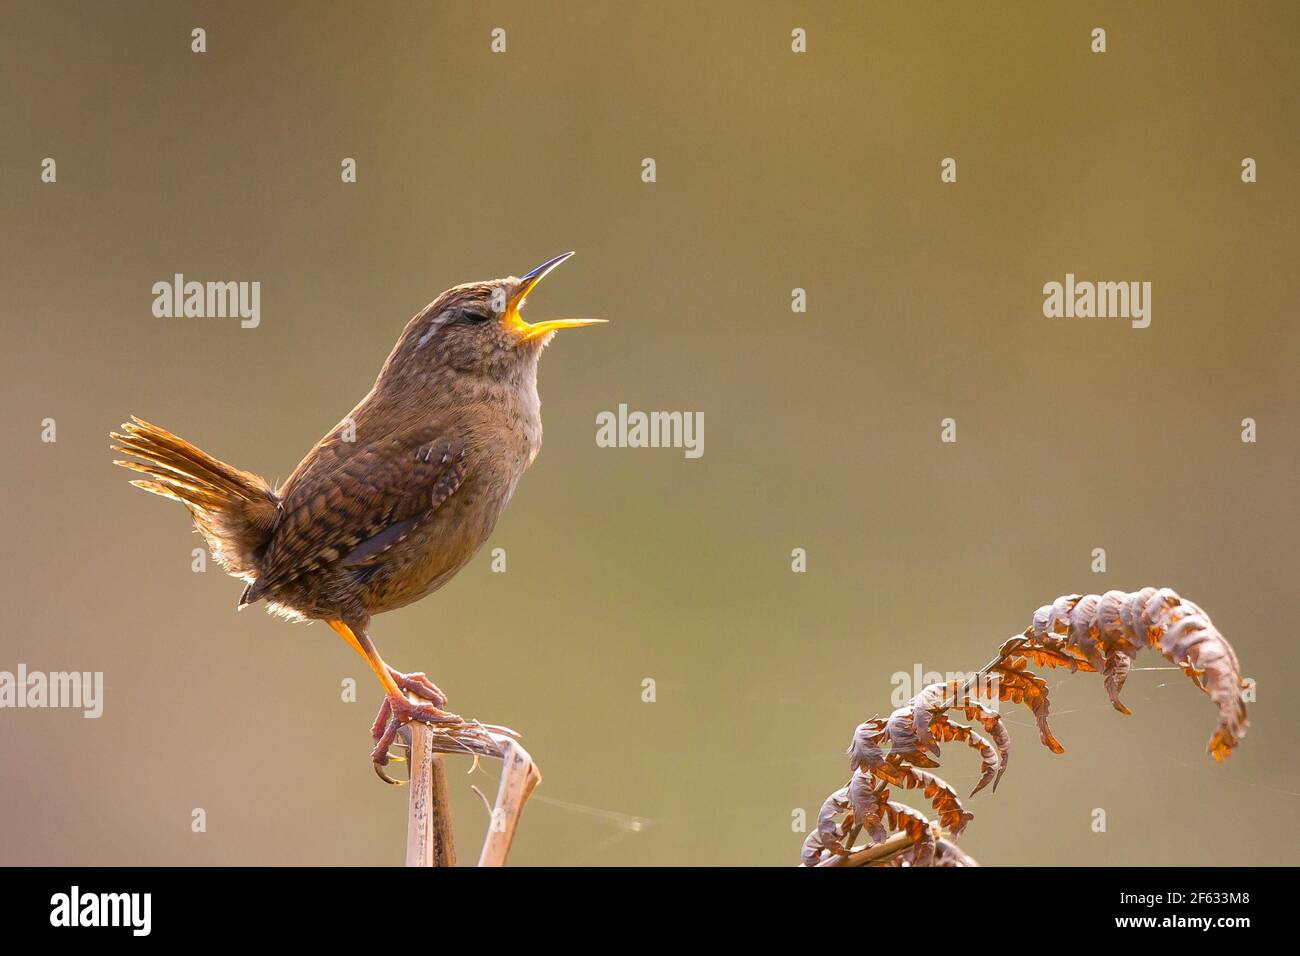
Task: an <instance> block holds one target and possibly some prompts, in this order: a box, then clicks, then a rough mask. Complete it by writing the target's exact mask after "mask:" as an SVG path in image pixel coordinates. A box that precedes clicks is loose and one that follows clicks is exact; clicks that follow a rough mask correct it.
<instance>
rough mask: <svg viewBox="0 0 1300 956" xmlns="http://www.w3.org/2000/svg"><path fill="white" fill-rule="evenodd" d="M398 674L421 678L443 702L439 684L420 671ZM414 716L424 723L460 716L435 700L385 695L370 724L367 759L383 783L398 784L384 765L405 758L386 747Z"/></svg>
mask: <svg viewBox="0 0 1300 956" xmlns="http://www.w3.org/2000/svg"><path fill="white" fill-rule="evenodd" d="M394 676H396V675H394ZM401 676H402V677H405V678H408V679H410V680H411V681H413V682H414V681H416V680H422V682H423V683H422V684H421V686H423V687H425V690H426V693H429V692H432V693H436V694H437V695H438V696H440V697H441V698H442V700H443V702H444V703H445V702H446V696H445V695H443V694H442V691H440V690H438V688H437V687H436V686H435V685H434V684H433V683H432V682H431V681H429V679H428V678H427V677H425V676H424V675H423V674H418V675H417V674H411V675H401ZM400 683H401V681H400V680H399V684H400ZM430 689H431V690H430ZM411 692H412V693H418V691H415V690H414V689H412V690H411ZM420 696H425V697H426V699H428V698H427V696H426V695H425V694H421V695H420ZM413 720H418V721H420V722H422V723H426V724H446V723H456V722H457V721H459V720H460V717H458V716H457V715H455V714H449V713H447V712H446V711H444V710H442V709H440V708H439V707H438V706H437V705H435V704H413V703H411V702H410V701H408V700H406V699H404V698H393V697H385V698H384V703H383V704H382V705H381V706H380V708H379V714H378V715H377V716H376V717H375V722H374V724H372V725H371V728H370V736H371V738H372V739H373V740H374V741H375V749H374V750H372V751H371V752H370V762H371V764H372V766H373V767H374V770H375V775H376V776H377V777H379V779H380V780H382V781H384V783H387V784H390V785H392V786H395V787H400V786H401V785H402V781H400V780H395V779H393V778H392V777H390V776H389V775H388V774H387V773H386V772H385V771H384V767H386V766H387V765H388V764H389V763H390V762H401V761H403V760H404V759H405V758H403V757H395V756H393V755H392V754H391V753H389V748H390V747H392V745H393V742H394V740H396V739H397V736H398V734H399V733H402V732H404V731H405V727H406V725H407V724H409V723H410V722H411V721H413ZM406 733H409V732H406ZM399 746H401V745H399ZM404 746H406V747H407V749H408V752H409V748H410V745H409V743H407V744H405V745H404Z"/></svg>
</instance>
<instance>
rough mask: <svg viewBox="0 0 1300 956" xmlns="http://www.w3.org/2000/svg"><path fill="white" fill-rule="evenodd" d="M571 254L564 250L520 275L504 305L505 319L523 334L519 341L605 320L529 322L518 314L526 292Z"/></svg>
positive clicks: (535, 286)
mask: <svg viewBox="0 0 1300 956" xmlns="http://www.w3.org/2000/svg"><path fill="white" fill-rule="evenodd" d="M572 255H573V253H572V252H566V253H563V254H561V255H558V256H556V257H555V258H554V259H547V260H546V261H545V262H543V263H542V264H541V265H540V266H538V267H537V268H536V269H534V270H532V271H531V272H529V273H528V274H527V275H524V276H521V277H520V279H519V288H518V289H517V290H515V294H514V295H513V296H512V297H511V299H510V301H509V303H507V305H506V319H507V321H508V322H509V323H510V324H511V325H513V326H514V327H515V328H516V329H518V330H519V331H520V332H521V333H522V334H523V338H522V339H520V343H523V342H528V341H531V340H532V339H536V338H540V337H541V336H543V335H546V334H548V333H550V332H558V331H559V330H560V329H579V328H582V327H583V326H584V325H599V324H601V323H602V322H604V321H605V320H604V319H551V320H549V321H547V322H534V323H532V324H529V323H528V322H525V321H524V320H523V316H521V315H520V314H519V310H520V309H521V308H523V304H524V300H525V299H527V298H528V293H530V292H532V291H533V289H535V288H537V285H538V283H540V282H541V281H542V280H543V279H545V278H546V276H547V275H548V274H549V273H550V272H551V270H552V269H554V268H555V267H556V266H558V265H559V264H560V263H562V262H564V261H565V260H566V259H568V258H569V257H570V256H572Z"/></svg>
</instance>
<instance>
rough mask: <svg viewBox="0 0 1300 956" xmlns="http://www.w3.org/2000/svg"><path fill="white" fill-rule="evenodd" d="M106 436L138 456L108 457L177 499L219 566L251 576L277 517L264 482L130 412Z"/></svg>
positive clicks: (275, 501)
mask: <svg viewBox="0 0 1300 956" xmlns="http://www.w3.org/2000/svg"><path fill="white" fill-rule="evenodd" d="M111 437H112V439H113V441H114V442H115V444H114V445H113V446H112V447H113V448H114V450H116V451H121V452H125V453H127V454H128V455H133V456H135V457H136V458H139V459H142V460H141V461H115V462H113V464H115V465H121V466H122V467H123V468H129V469H131V470H132V471H137V472H140V473H141V474H144V475H147V476H148V477H147V478H141V479H136V480H135V481H132V482H131V484H133V485H135V486H136V487H137V488H143V489H144V490H145V491H148V492H152V493H153V494H155V495H162V496H163V497H164V498H174V499H175V500H177V501H179V502H181V503H182V504H183V505H185V507H186V508H188V509H189V510H190V514H191V515H193V517H194V523H195V525H197V526H198V529H199V531H200V532H201V533H202V534H203V537H204V538H206V539H207V542H208V549H209V550H210V551H211V552H212V556H213V557H214V558H215V559H216V560H217V561H218V562H219V563H220V564H221V566H222V567H223V568H225V569H226V570H227V571H229V572H230V573H231V574H233V575H234V576H236V577H240V578H243V579H244V580H246V581H251V580H253V579H255V578H256V577H257V574H258V558H259V555H260V553H261V551H262V549H263V547H264V546H265V545H266V542H267V541H268V540H269V539H270V537H271V533H272V531H273V530H274V529H275V526H276V524H277V523H278V522H279V520H280V499H279V497H278V496H277V495H276V493H275V491H274V490H272V488H271V486H270V485H269V484H267V483H266V482H265V481H264V480H263V479H261V478H259V477H258V476H257V475H254V474H250V473H249V472H247V471H240V470H239V469H238V468H234V467H232V466H231V465H227V464H226V463H225V462H223V461H218V460H217V459H215V458H213V457H212V456H211V455H209V454H207V453H206V452H204V451H202V450H200V449H199V448H197V447H195V446H194V445H191V444H190V443H189V442H187V441H185V440H184V439H183V438H178V437H176V436H175V435H173V434H172V433H171V432H169V431H166V430H165V429H162V428H159V427H158V426H157V425H151V424H149V423H148V422H146V421H142V420H141V419H139V418H136V417H134V416H132V417H131V420H130V421H129V422H126V423H124V424H123V425H122V433H118V432H112V433H111Z"/></svg>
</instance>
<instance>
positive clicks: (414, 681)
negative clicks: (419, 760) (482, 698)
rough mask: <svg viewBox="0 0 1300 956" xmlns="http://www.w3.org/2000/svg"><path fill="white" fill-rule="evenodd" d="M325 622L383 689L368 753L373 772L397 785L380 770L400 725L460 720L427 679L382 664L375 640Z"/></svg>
mask: <svg viewBox="0 0 1300 956" xmlns="http://www.w3.org/2000/svg"><path fill="white" fill-rule="evenodd" d="M327 623H328V624H329V626H330V627H332V628H333V629H334V630H335V631H336V632H337V633H338V635H339V637H341V638H343V640H345V641H347V643H348V646H349V647H351V648H352V649H353V650H354V651H356V652H357V653H358V654H360V655H361V656H362V657H364V658H365V659H366V663H367V664H369V665H370V669H371V670H372V671H374V672H375V676H376V677H378V678H379V683H380V684H382V685H383V687H384V703H383V705H382V706H381V707H380V708H379V715H378V716H377V717H376V718H375V722H374V725H373V726H372V727H371V728H370V735H371V737H373V738H374V740H375V749H374V751H372V752H371V754H370V759H371V762H372V763H373V764H374V766H375V773H377V774H378V775H379V778H380V779H381V780H383V781H384V782H385V783H391V784H398V783H399V781H397V780H394V779H393V778H392V777H390V776H388V775H387V774H386V773H384V771H383V769H382V768H383V767H384V766H385V765H386V764H387V763H388V761H389V760H390V759H391V758H390V757H389V756H388V748H389V747H390V746H391V745H392V743H393V740H394V738H396V736H397V731H398V730H399V729H400V728H401V727H402V725H403V724H407V723H409V722H410V721H412V720H419V721H423V722H424V723H426V724H438V723H450V722H454V721H458V720H460V718H459V717H457V716H456V715H455V714H449V713H447V712H446V711H445V710H443V709H442V708H443V707H445V706H446V705H447V695H446V694H444V693H443V692H442V691H441V690H439V689H438V686H437V685H436V684H434V683H433V681H431V680H429V678H427V677H425V676H424V675H423V674H420V673H413V674H403V673H402V672H401V671H397V670H394V669H393V668H391V667H389V666H388V665H387V664H386V663H384V659H383V658H382V657H380V656H379V651H378V650H377V649H376V648H375V644H374V641H372V640H371V639H370V636H369V635H368V634H366V632H365V631H364V630H360V629H357V630H354V629H353V628H352V627H350V626H349V625H347V624H345V623H344V622H343V621H340V620H337V619H334V620H330V621H328V622H327ZM408 692H409V693H412V694H414V695H415V696H417V697H421V698H423V699H424V700H427V701H429V703H427V704H415V703H412V702H411V700H410V699H409V698H408V697H407V696H406V695H407V693H408Z"/></svg>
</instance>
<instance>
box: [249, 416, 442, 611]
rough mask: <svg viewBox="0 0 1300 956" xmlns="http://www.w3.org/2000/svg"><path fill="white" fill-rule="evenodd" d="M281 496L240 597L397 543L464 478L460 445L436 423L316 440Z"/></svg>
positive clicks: (361, 559)
mask: <svg viewBox="0 0 1300 956" xmlns="http://www.w3.org/2000/svg"><path fill="white" fill-rule="evenodd" d="M313 455H314V456H315V460H313V461H312V462H311V463H310V465H309V467H308V469H307V470H306V471H305V472H304V473H303V474H302V475H301V476H300V477H299V478H298V479H297V480H295V481H294V483H293V486H292V487H291V488H290V489H288V490H287V492H286V495H285V498H284V516H283V517H282V518H281V520H280V523H279V525H278V526H277V528H276V530H275V534H274V536H273V537H272V538H271V541H270V542H269V544H268V545H267V548H266V551H265V553H264V555H263V558H262V561H261V568H260V573H259V574H258V577H257V581H256V582H255V583H254V584H253V585H252V586H251V587H250V588H249V589H248V591H247V592H245V595H244V599H243V601H242V602H241V603H248V602H250V601H255V600H257V599H258V598H260V597H262V596H263V595H264V594H266V593H267V592H269V591H272V590H274V589H275V588H278V587H283V586H284V585H285V584H288V583H289V582H291V581H293V580H294V579H295V578H297V577H299V576H301V575H303V574H306V573H308V572H311V571H315V570H317V569H319V568H322V567H328V566H330V565H335V564H339V563H342V564H343V565H346V566H351V567H364V566H365V565H367V564H370V563H373V562H374V561H376V560H377V559H378V557H379V555H381V554H383V553H384V552H385V551H387V550H388V549H389V548H391V547H392V546H393V545H395V544H397V543H398V542H399V541H401V540H402V538H404V537H405V536H406V535H407V534H409V533H410V532H411V531H412V530H413V529H414V528H415V526H416V525H417V524H418V523H419V522H420V521H421V520H422V519H423V518H425V517H427V516H428V515H429V514H431V513H432V512H433V511H434V510H435V509H437V507H438V506H439V505H441V504H442V503H443V502H444V501H446V500H447V498H448V497H450V496H451V495H452V494H454V493H455V491H456V489H457V488H459V487H460V485H461V482H462V481H464V479H465V445H464V442H463V441H461V440H460V439H459V438H457V437H456V436H455V435H451V434H448V433H447V431H446V430H445V429H440V428H438V427H436V426H431V425H422V426H417V427H414V428H408V429H405V430H402V431H398V432H395V433H393V434H391V435H388V436H386V437H385V438H383V439H380V440H378V441H375V442H372V443H370V444H365V445H359V444H356V443H348V442H343V441H338V440H330V441H328V442H325V443H322V444H321V445H319V446H318V447H317V448H316V449H315V450H314V451H313Z"/></svg>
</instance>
